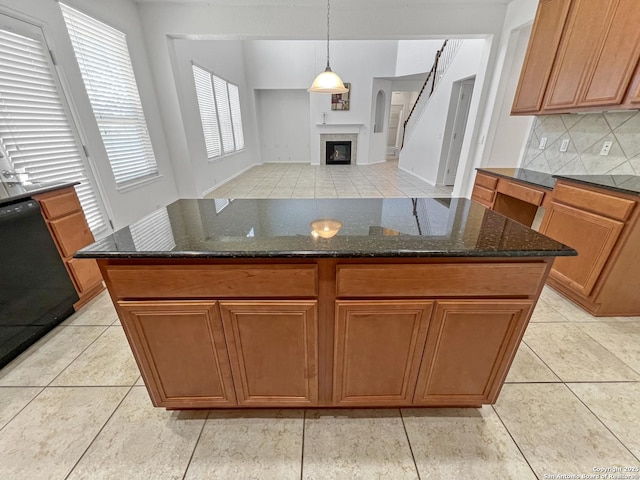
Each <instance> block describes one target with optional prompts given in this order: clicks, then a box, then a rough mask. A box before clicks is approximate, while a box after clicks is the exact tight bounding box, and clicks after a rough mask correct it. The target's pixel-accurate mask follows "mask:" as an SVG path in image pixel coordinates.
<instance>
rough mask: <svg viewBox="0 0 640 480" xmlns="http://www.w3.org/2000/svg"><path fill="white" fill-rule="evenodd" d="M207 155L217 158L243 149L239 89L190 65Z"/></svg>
mask: <svg viewBox="0 0 640 480" xmlns="http://www.w3.org/2000/svg"><path fill="white" fill-rule="evenodd" d="M192 68H193V80H194V83H195V86H196V96H197V97H198V107H199V109H200V120H201V122H202V133H203V134H204V143H205V146H206V149H207V156H208V157H209V158H210V159H211V158H216V157H220V156H222V155H223V154H227V153H232V152H236V151H238V150H242V149H243V148H244V133H243V131H242V116H241V115H240V94H239V92H238V86H237V85H234V84H233V83H229V82H227V81H226V80H224V79H222V78H220V77H218V76H217V75H214V74H213V73H211V72H208V71H207V70H204V69H203V68H200V67H198V66H197V65H193V66H192Z"/></svg>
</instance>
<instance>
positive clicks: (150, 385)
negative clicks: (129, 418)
mask: <svg viewBox="0 0 640 480" xmlns="http://www.w3.org/2000/svg"><path fill="white" fill-rule="evenodd" d="M216 303H217V302H215V301H159V300H156V301H144V302H133V301H130V302H129V301H120V302H118V307H119V310H120V313H121V319H122V325H123V327H124V329H125V332H126V334H127V336H128V337H129V339H130V340H129V341H130V343H131V345H132V350H133V354H134V356H135V358H136V361H137V362H138V367H139V368H140V370H141V372H142V375H143V377H144V380H145V385H146V386H147V389H148V390H149V394H150V396H151V399H152V401H153V404H154V405H155V406H161V407H174V408H206V407H214V406H224V405H229V406H232V405H236V401H235V395H234V389H233V381H232V377H231V369H230V368H229V357H228V355H227V349H226V347H225V339H224V333H223V330H222V322H221V321H220V316H219V314H218V309H217V305H216ZM136 347H138V348H136Z"/></svg>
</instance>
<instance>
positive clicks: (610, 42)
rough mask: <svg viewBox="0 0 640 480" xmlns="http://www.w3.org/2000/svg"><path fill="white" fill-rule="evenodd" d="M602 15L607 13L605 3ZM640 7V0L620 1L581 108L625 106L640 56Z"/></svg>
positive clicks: (581, 102) (598, 53)
mask: <svg viewBox="0 0 640 480" xmlns="http://www.w3.org/2000/svg"><path fill="white" fill-rule="evenodd" d="M600 3H602V4H603V5H602V7H600V8H601V14H604V7H605V5H604V3H605V2H600V0H598V6H600ZM638 25H640V5H638V0H620V1H619V3H618V5H617V8H616V10H615V13H614V15H613V17H612V19H611V21H610V22H609V24H608V29H607V32H606V34H605V38H604V39H603V41H601V46H600V49H599V51H598V52H597V60H596V63H595V66H594V68H593V70H592V71H591V72H590V75H589V77H588V79H587V83H586V86H585V89H584V93H583V95H582V97H581V99H580V105H581V106H596V105H617V104H620V103H622V101H623V99H624V95H625V93H626V91H627V86H628V85H629V82H630V80H631V77H632V76H633V72H634V70H635V68H636V65H637V64H638V58H639V57H640V28H638Z"/></svg>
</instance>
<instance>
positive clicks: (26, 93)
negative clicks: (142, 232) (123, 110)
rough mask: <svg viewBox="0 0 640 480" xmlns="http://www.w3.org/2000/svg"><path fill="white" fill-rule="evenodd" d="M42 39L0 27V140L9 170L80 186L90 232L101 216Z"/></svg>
mask: <svg viewBox="0 0 640 480" xmlns="http://www.w3.org/2000/svg"><path fill="white" fill-rule="evenodd" d="M48 55H49V52H48V51H47V50H46V48H45V46H44V44H43V42H42V41H40V40H39V39H37V38H32V37H26V36H23V35H19V34H17V33H14V32H9V31H7V30H3V29H0V141H1V142H2V144H3V147H4V151H5V153H6V155H7V157H8V160H9V162H10V164H11V166H12V167H13V168H14V169H15V170H23V169H24V170H25V171H26V172H27V175H28V180H30V181H35V182H74V181H77V182H80V185H76V192H77V194H78V198H79V199H80V203H81V205H82V209H83V211H84V214H85V216H86V218H87V222H88V224H89V227H90V228H91V230H92V232H93V233H94V234H97V233H98V232H100V231H102V230H103V229H105V228H106V223H105V216H104V214H103V212H102V208H101V206H100V203H99V200H98V198H97V196H96V193H95V190H94V188H93V185H92V184H91V183H90V182H89V179H88V177H87V172H86V169H85V164H84V161H83V153H82V152H81V148H80V147H79V145H80V143H79V139H78V137H77V133H76V132H75V131H74V129H73V127H72V124H71V122H70V121H69V116H68V112H67V110H66V108H65V105H64V104H63V100H62V97H61V95H60V92H59V87H58V85H57V83H56V79H55V77H54V72H53V71H52V67H51V65H50V63H49V62H50V60H49V58H48Z"/></svg>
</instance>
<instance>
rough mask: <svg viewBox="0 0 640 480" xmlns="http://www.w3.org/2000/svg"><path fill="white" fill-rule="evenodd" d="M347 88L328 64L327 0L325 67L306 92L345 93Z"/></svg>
mask: <svg viewBox="0 0 640 480" xmlns="http://www.w3.org/2000/svg"><path fill="white" fill-rule="evenodd" d="M348 91H349V89H348V88H347V87H345V86H344V83H342V79H341V78H340V77H339V76H338V74H336V73H333V72H332V71H331V67H330V66H329V0H327V68H325V70H324V72H322V73H321V74H319V75H318V76H317V77H316V79H315V80H314V81H313V84H311V88H309V89H308V90H307V92H311V93H347V92H348Z"/></svg>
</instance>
